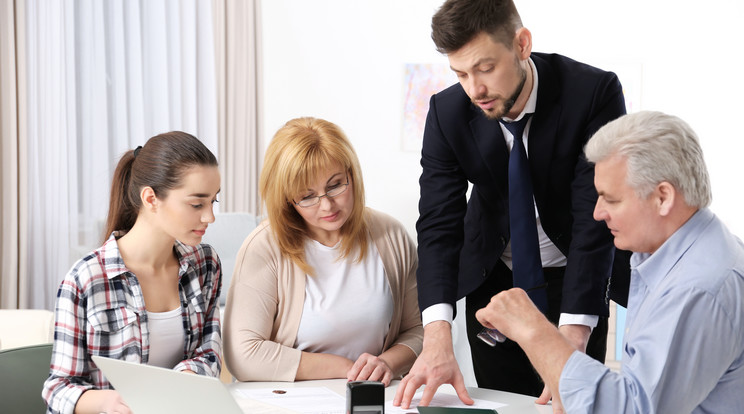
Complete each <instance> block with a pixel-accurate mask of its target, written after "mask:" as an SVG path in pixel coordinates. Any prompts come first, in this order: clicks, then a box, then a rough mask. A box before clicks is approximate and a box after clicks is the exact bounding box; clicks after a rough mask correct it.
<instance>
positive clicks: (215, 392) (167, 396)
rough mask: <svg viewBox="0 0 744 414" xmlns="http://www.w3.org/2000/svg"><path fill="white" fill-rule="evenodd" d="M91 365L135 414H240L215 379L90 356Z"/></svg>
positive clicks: (234, 403)
mask: <svg viewBox="0 0 744 414" xmlns="http://www.w3.org/2000/svg"><path fill="white" fill-rule="evenodd" d="M93 362H95V363H96V365H97V366H98V368H100V369H101V371H103V375H104V376H106V379H108V381H109V382H110V383H111V384H112V385H113V386H114V388H115V389H116V391H118V392H119V394H121V397H122V398H123V399H124V402H126V403H127V405H128V406H129V408H131V409H132V412H134V413H135V414H150V413H152V414H163V413H179V414H181V413H184V414H186V413H200V414H201V413H220V414H242V413H243V411H242V410H241V409H240V407H239V406H238V403H237V402H236V401H235V399H234V398H233V396H232V394H230V391H229V390H228V389H227V387H225V385H224V384H223V383H222V382H220V380H219V379H217V378H212V377H207V376H204V375H194V374H187V373H183V372H178V371H173V370H171V369H165V368H160V367H155V366H151V365H144V364H138V363H134V362H126V361H121V360H118V359H111V358H104V357H99V356H95V355H94V356H93Z"/></svg>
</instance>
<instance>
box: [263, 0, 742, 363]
mask: <svg viewBox="0 0 744 414" xmlns="http://www.w3.org/2000/svg"><path fill="white" fill-rule="evenodd" d="M440 4H441V1H439V0H436V1H432V0H357V1H348V0H314V1H303V0H270V1H264V2H263V3H262V8H263V10H262V18H263V21H262V25H263V60H262V69H263V73H264V82H263V84H262V86H263V122H264V131H265V135H264V137H263V140H264V144H263V146H264V148H265V145H266V142H268V141H269V140H270V139H271V136H272V135H273V133H274V132H275V131H276V129H277V128H279V127H280V126H281V125H282V124H283V123H284V122H286V121H287V120H289V119H291V118H294V117H297V116H316V117H322V118H326V119H328V120H330V121H332V122H335V123H337V124H339V125H340V126H341V127H342V128H344V130H345V131H346V133H347V134H348V135H349V137H350V138H351V140H352V141H353V143H354V146H355V148H356V150H357V152H358V154H359V158H360V160H361V163H362V168H363V173H364V179H365V185H366V188H367V200H368V205H369V206H371V207H373V208H376V209H379V210H382V211H385V212H388V213H390V214H392V215H393V216H395V217H397V218H398V219H399V220H401V221H402V222H403V223H404V224H405V225H406V227H407V228H408V230H409V231H410V232H411V234H412V235H415V222H416V218H417V203H418V183H417V180H418V177H419V175H420V172H421V168H420V166H419V153H418V151H404V150H402V149H401V131H402V112H403V111H402V107H403V100H402V99H403V98H402V96H403V73H404V65H405V64H406V63H416V62H426V63H444V64H446V63H447V60H446V58H445V57H443V56H441V55H439V54H438V53H437V52H436V51H434V47H433V44H432V42H431V38H430V23H431V16H432V14H433V13H434V11H435V10H436V9H437V8H438V7H439V5H440ZM693 4H701V3H699V2H694V3H693V2H687V1H672V0H665V1H660V0H643V1H641V0H630V1H614V2H609V1H596V0H565V1H560V2H556V1H549V0H531V1H530V0H517V7H518V8H519V9H520V13H521V15H522V20H523V22H524V25H525V26H526V27H528V28H529V29H530V30H531V31H532V34H533V42H534V47H533V50H536V51H541V52H556V53H561V54H565V55H568V56H571V57H573V58H575V59H577V60H582V61H584V62H587V63H590V64H593V65H596V66H599V67H601V68H603V69H607V70H613V71H616V72H617V73H618V75H619V76H620V80H621V82H623V83H624V85H625V86H626V88H628V93H629V97H630V98H631V99H630V100H632V102H633V109H652V110H660V111H663V112H667V113H670V114H674V115H677V116H680V117H681V118H683V119H685V120H686V121H688V122H689V123H690V124H691V125H692V127H693V129H695V130H696V131H697V133H698V135H699V136H700V138H701V141H702V144H703V148H704V151H705V156H706V159H707V162H708V168H709V170H710V173H711V179H712V181H713V193H714V202H713V206H712V208H713V210H714V211H715V212H716V213H717V214H719V215H720V216H721V217H722V218H723V219H724V220H725V221H727V222H728V224H729V225H730V226H731V228H732V230H733V231H734V232H735V233H737V234H739V235H740V236H744V215H743V214H741V213H740V210H741V206H742V205H744V191H742V190H741V178H740V177H741V176H742V173H741V172H739V169H738V168H736V165H737V164H738V162H739V159H740V157H741V153H742V149H743V148H744V144H742V142H744V133H742V132H741V129H740V128H738V125H737V120H738V119H739V118H740V116H741V114H740V113H741V111H742V109H744V106H743V105H741V104H739V103H738V101H735V100H734V99H733V97H735V96H741V95H744V77H742V76H740V74H739V72H740V71H741V68H742V67H743V66H744V65H743V64H744V57H743V56H742V54H741V53H740V52H735V51H734V52H733V53H732V52H731V51H730V49H735V50H739V49H740V48H741V42H742V40H744V25H742V21H744V5H742V3H741V2H740V1H739V0H710V1H707V2H705V3H704V4H705V6H706V8H704V9H703V8H700V7H694V6H693ZM462 351H466V350H462ZM463 358H465V359H466V358H467V354H466V353H465V354H460V355H458V359H460V362H461V364H466V361H463Z"/></svg>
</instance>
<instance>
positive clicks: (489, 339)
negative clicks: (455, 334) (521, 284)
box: [477, 283, 548, 346]
mask: <svg viewBox="0 0 744 414" xmlns="http://www.w3.org/2000/svg"><path fill="white" fill-rule="evenodd" d="M547 286H548V284H547V283H543V284H542V285H539V286H535V287H531V288H529V289H527V290H525V292H526V293H530V292H532V291H533V290H536V289H542V288H545V287H547ZM477 336H478V339H480V340H481V341H483V342H485V343H487V344H488V345H490V346H496V344H497V343H502V342H504V341H506V336H505V335H504V334H502V333H501V332H499V330H498V329H489V328H483V329H482V330H481V331H480V333H478V335H477Z"/></svg>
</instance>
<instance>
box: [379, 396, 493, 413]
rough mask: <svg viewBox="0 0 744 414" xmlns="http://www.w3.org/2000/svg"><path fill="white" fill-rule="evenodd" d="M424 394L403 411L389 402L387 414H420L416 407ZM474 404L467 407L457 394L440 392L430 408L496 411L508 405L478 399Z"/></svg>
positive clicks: (415, 397) (386, 406)
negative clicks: (487, 409) (486, 409)
mask: <svg viewBox="0 0 744 414" xmlns="http://www.w3.org/2000/svg"><path fill="white" fill-rule="evenodd" d="M423 394H424V392H423V391H419V392H417V393H416V394H415V395H414V396H413V399H412V400H411V408H408V409H403V408H400V407H394V406H393V402H392V401H387V402H386V403H385V414H406V413H416V414H418V411H417V409H416V407H417V406H418V403H419V402H421V397H422V396H423ZM473 401H474V404H473V405H465V403H463V402H462V401H460V398H459V397H458V396H457V395H455V394H447V393H443V392H438V393H436V394H434V398H432V400H431V403H429V407H454V408H491V409H496V408H500V407H505V406H506V404H503V403H500V402H495V401H487V400H479V399H476V398H473Z"/></svg>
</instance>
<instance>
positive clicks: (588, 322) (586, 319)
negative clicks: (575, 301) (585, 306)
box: [558, 313, 599, 330]
mask: <svg viewBox="0 0 744 414" xmlns="http://www.w3.org/2000/svg"><path fill="white" fill-rule="evenodd" d="M598 322H599V316H597V315H578V314H575V313H561V318H560V319H559V320H558V326H559V327H560V326H563V325H584V326H588V327H589V328H591V329H592V330H594V328H596V327H597V323H598Z"/></svg>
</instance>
